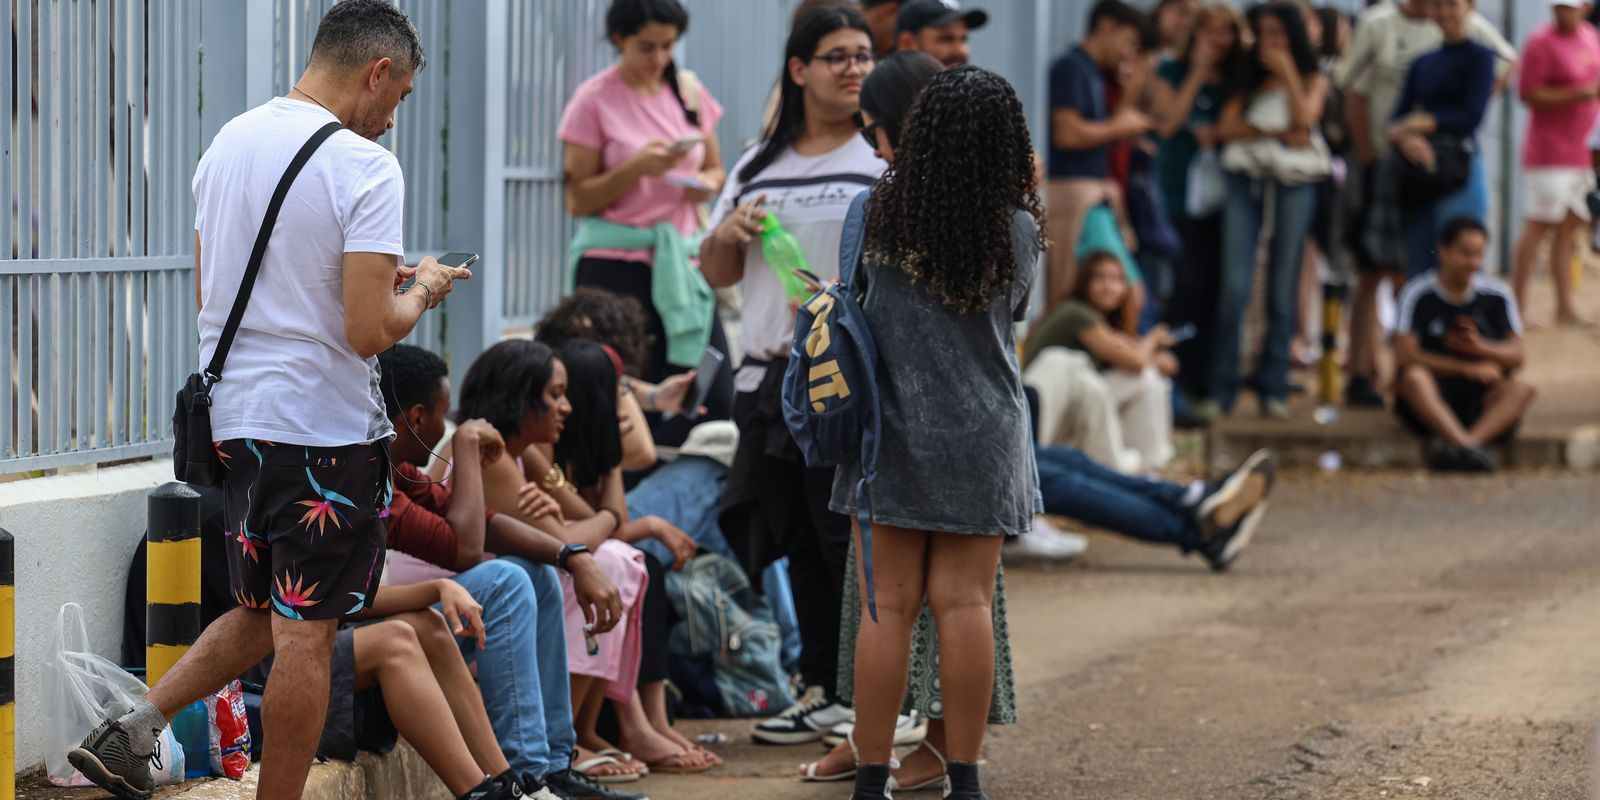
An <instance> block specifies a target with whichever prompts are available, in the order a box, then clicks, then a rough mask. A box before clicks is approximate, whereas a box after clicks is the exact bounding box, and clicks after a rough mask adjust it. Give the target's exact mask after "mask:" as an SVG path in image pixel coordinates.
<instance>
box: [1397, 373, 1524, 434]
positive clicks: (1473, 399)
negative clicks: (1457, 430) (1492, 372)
mask: <svg viewBox="0 0 1600 800" xmlns="http://www.w3.org/2000/svg"><path fill="white" fill-rule="evenodd" d="M1435 380H1436V381H1437V382H1438V384H1439V395H1440V396H1441V397H1443V398H1444V402H1445V405H1447V406H1449V407H1450V412H1451V413H1453V414H1455V415H1456V419H1457V420H1459V421H1460V422H1461V427H1463V428H1471V427H1472V426H1473V425H1476V424H1477V422H1478V420H1479V419H1480V418H1481V417H1483V400H1484V398H1485V397H1487V396H1488V394H1489V387H1487V386H1484V385H1483V384H1481V383H1479V382H1477V381H1475V380H1471V379H1468V378H1459V377H1455V376H1450V377H1443V378H1436V379H1435ZM1394 413H1395V416H1397V417H1399V418H1400V422H1401V424H1403V425H1405V426H1406V427H1407V428H1409V429H1410V430H1411V431H1412V432H1413V433H1416V434H1417V435H1419V436H1433V435H1435V432H1434V431H1432V430H1429V429H1428V426H1427V425H1424V424H1423V423H1422V418H1421V417H1418V416H1417V412H1415V411H1413V410H1412V409H1411V406H1410V405H1409V404H1407V403H1406V401H1405V398H1403V397H1396V398H1395V400H1394ZM1510 437H1511V434H1510V433H1507V434H1506V436H1505V437H1504V438H1510Z"/></svg>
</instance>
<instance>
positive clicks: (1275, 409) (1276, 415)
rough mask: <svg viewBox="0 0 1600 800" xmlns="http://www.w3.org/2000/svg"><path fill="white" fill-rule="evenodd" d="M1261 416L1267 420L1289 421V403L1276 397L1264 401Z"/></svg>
mask: <svg viewBox="0 0 1600 800" xmlns="http://www.w3.org/2000/svg"><path fill="white" fill-rule="evenodd" d="M1261 416H1262V417H1263V418H1265V419H1280V420H1281V419H1288V418H1289V401H1288V400H1282V399H1279V398H1276V397H1273V398H1268V399H1266V400H1262V401H1261Z"/></svg>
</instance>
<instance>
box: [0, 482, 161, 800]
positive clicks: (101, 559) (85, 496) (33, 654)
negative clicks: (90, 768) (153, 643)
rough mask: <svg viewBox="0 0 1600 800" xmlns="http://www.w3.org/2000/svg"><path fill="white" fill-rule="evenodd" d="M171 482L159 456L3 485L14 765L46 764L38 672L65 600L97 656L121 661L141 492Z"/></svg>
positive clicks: (141, 518)
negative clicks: (12, 573) (9, 545)
mask: <svg viewBox="0 0 1600 800" xmlns="http://www.w3.org/2000/svg"><path fill="white" fill-rule="evenodd" d="M170 480H172V463H171V462H170V461H156V462H151V463H144V464H133V465H128V466H121V467H111V468H108V469H100V470H95V471H92V472H84V473H78V474H73V475H58V476H52V477H48V478H34V479H32V480H25V481H18V482H16V483H6V484H0V528H5V529H6V530H7V531H10V532H11V535H13V536H15V537H16V559H17V564H16V574H17V610H16V625H17V629H16V630H17V662H16V663H17V712H16V713H17V737H16V747H17V750H16V752H17V768H18V769H19V770H26V769H29V768H31V767H34V766H36V765H38V764H40V763H42V762H43V760H44V751H43V749H42V745H41V742H40V734H39V731H40V726H41V725H42V724H43V721H44V718H45V717H44V715H45V714H46V713H48V712H47V710H46V709H44V708H41V707H40V702H39V676H40V673H41V669H40V665H41V663H42V661H43V659H44V656H45V651H46V650H47V649H48V648H49V647H50V641H51V638H52V637H53V636H54V631H55V624H56V614H57V612H58V611H59V610H60V608H61V606H62V604H63V603H66V602H68V601H73V602H76V603H78V604H79V605H81V606H83V610H84V619H85V621H86V623H87V625H88V629H89V642H90V645H91V647H92V648H93V649H94V652H96V653H98V654H100V655H102V656H105V657H106V658H110V659H112V660H113V661H116V660H119V658H120V655H121V648H122V620H123V592H124V590H125V589H126V584H127V581H128V562H129V561H131V560H132V558H133V552H134V550H135V549H136V548H137V547H138V546H139V539H140V537H141V535H142V533H143V531H144V528H145V524H144V523H145V501H144V497H145V493H146V492H148V491H150V489H152V488H153V487H155V486H158V485H160V484H161V483H163V482H164V481H170Z"/></svg>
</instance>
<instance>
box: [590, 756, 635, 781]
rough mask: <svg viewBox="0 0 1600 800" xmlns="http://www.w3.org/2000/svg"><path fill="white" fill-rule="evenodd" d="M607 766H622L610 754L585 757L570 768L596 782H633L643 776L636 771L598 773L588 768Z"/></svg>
mask: <svg viewBox="0 0 1600 800" xmlns="http://www.w3.org/2000/svg"><path fill="white" fill-rule="evenodd" d="M607 766H617V767H620V766H622V762H621V761H618V760H617V759H615V758H612V757H611V756H595V757H594V758H590V759H585V760H583V761H579V762H578V763H576V764H573V765H572V768H573V769H574V770H576V771H577V772H579V773H580V774H582V775H583V776H584V777H585V778H588V779H589V780H592V781H595V782H596V783H633V782H635V781H638V780H640V779H642V778H643V777H644V776H643V775H640V774H639V773H637V772H626V773H620V774H611V775H599V774H595V773H593V772H590V770H593V769H598V768H600V767H607Z"/></svg>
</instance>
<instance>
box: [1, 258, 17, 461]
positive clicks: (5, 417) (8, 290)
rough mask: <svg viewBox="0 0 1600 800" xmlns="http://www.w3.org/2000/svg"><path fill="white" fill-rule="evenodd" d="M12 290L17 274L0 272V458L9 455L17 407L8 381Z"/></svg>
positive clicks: (13, 340)
mask: <svg viewBox="0 0 1600 800" xmlns="http://www.w3.org/2000/svg"><path fill="white" fill-rule="evenodd" d="M16 292H17V277H16V276H15V275H0V458H9V457H10V456H11V441H12V430H14V428H15V426H16V417H17V416H18V415H17V414H16V413H15V412H16V409H17V408H19V406H17V405H16V404H15V402H14V400H15V398H16V394H15V392H14V390H13V388H12V381H11V367H12V364H13V363H15V359H14V358H13V355H12V354H13V353H14V352H15V351H14V349H13V348H14V347H15V345H16V341H17V338H16V336H15V331H14V328H13V325H14V323H15V320H16V314H15V313H14V312H15V310H16V299H15V298H16Z"/></svg>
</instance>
